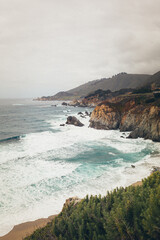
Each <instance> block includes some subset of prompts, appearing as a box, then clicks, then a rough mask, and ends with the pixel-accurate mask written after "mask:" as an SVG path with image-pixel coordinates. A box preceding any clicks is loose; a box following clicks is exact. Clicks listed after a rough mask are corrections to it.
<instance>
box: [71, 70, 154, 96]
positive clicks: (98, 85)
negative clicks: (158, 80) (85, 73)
mask: <svg viewBox="0 0 160 240" xmlns="http://www.w3.org/2000/svg"><path fill="white" fill-rule="evenodd" d="M149 77H150V75H146V74H127V73H119V74H117V75H115V76H113V77H112V78H103V79H100V80H95V81H91V82H88V83H86V84H83V85H81V86H79V87H77V88H74V89H71V90H69V91H67V93H70V94H73V95H77V96H86V95H87V94H89V93H90V92H93V91H96V90H97V89H103V90H108V89H109V90H111V91H117V90H120V89H122V88H136V87H138V86H141V85H143V84H144V83H145V82H146V80H147V79H148V78H149Z"/></svg>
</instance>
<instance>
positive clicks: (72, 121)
mask: <svg viewBox="0 0 160 240" xmlns="http://www.w3.org/2000/svg"><path fill="white" fill-rule="evenodd" d="M66 124H71V125H74V126H78V127H83V126H84V124H83V123H81V122H80V121H79V120H78V119H77V118H76V117H74V116H69V117H68V118H67V122H66Z"/></svg>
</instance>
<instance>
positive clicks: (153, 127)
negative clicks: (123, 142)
mask: <svg viewBox="0 0 160 240" xmlns="http://www.w3.org/2000/svg"><path fill="white" fill-rule="evenodd" d="M151 100H152V101H151ZM90 127H92V128H96V129H120V131H131V133H130V135H129V138H138V137H142V138H145V139H151V140H153V141H158V142H159V141H160V99H159V98H157V99H155V98H154V94H151V93H150V94H138V95H130V96H129V95H127V96H123V97H119V98H113V99H112V101H104V102H102V103H100V104H99V105H98V106H97V107H96V108H95V109H94V111H93V112H92V114H91V119H90Z"/></svg>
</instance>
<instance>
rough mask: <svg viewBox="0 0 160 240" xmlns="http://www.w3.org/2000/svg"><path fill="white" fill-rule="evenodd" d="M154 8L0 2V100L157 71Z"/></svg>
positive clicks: (98, 0)
mask: <svg viewBox="0 0 160 240" xmlns="http://www.w3.org/2000/svg"><path fill="white" fill-rule="evenodd" d="M159 9H160V1H159V0H152V1H151V0H140V1H133V0H132V1H131V0H108V1H106V0H92V1H91V0H81V1H78V0H68V1H65V0H58V1H56V0H32V1H31V0H24V1H22V0H1V1H0V30H1V35H0V56H1V57H0V97H34V96H41V95H52V94H54V93H56V92H57V91H59V90H68V89H70V88H72V87H75V86H77V85H79V84H82V83H85V82H87V81H90V80H93V79H97V78H101V77H109V76H111V75H113V74H116V73H118V72H121V71H126V72H129V73H154V72H156V71H158V70H159V63H160V55H159V52H160V44H159V39H160V18H159Z"/></svg>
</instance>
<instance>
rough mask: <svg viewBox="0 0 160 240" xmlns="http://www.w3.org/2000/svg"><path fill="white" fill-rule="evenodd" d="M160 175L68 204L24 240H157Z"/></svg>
mask: <svg viewBox="0 0 160 240" xmlns="http://www.w3.org/2000/svg"><path fill="white" fill-rule="evenodd" d="M159 195H160V172H158V171H157V172H154V173H152V175H151V176H149V177H148V178H147V179H145V180H143V183H142V185H141V186H136V187H135V186H130V187H127V188H119V189H115V190H114V191H113V192H108V193H107V195H106V196H104V197H101V196H100V195H99V196H94V197H93V196H91V197H90V198H89V197H88V196H86V198H85V199H83V200H81V201H80V202H78V201H75V200H74V199H73V201H69V203H68V204H67V203H66V204H65V205H64V208H63V210H62V212H61V213H60V214H59V215H58V217H56V218H55V219H54V220H53V221H52V222H51V223H48V225H47V226H46V227H44V228H42V229H39V230H37V231H35V233H34V234H32V235H31V236H30V237H27V238H25V240H40V239H41V240H58V239H59V240H71V239H73V240H82V239H83V240H121V239H126V240H127V239H128V240H129V239H135V240H136V239H137V240H138V239H141V240H147V239H148V240H149V239H152V240H158V239H159V236H160V201H159Z"/></svg>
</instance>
